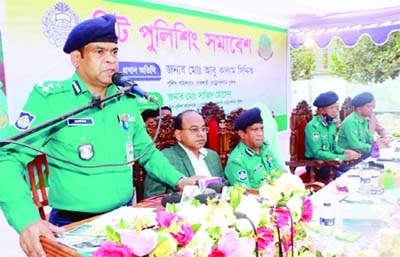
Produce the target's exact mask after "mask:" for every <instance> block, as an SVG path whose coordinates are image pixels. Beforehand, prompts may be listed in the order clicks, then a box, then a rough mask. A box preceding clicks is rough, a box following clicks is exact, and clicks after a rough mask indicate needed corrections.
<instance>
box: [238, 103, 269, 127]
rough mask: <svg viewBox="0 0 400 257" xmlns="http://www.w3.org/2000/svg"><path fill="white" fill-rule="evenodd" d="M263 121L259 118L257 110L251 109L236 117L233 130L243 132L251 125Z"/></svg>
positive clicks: (259, 114) (258, 110) (259, 113)
mask: <svg viewBox="0 0 400 257" xmlns="http://www.w3.org/2000/svg"><path fill="white" fill-rule="evenodd" d="M262 122H263V120H262V118H261V111H260V109H258V108H252V109H250V110H247V111H245V112H243V113H242V114H240V115H239V117H237V119H236V121H235V127H234V129H235V130H236V131H238V130H245V129H246V128H247V127H248V126H251V125H253V124H254V123H262Z"/></svg>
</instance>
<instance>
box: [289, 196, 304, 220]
mask: <svg viewBox="0 0 400 257" xmlns="http://www.w3.org/2000/svg"><path fill="white" fill-rule="evenodd" d="M286 206H287V208H288V209H289V210H290V213H291V214H292V219H293V221H294V222H298V221H299V220H300V218H301V208H302V207H303V199H302V198H301V197H300V196H293V197H292V198H290V199H289V200H288V201H287V202H286Z"/></svg>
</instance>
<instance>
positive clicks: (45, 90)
mask: <svg viewBox="0 0 400 257" xmlns="http://www.w3.org/2000/svg"><path fill="white" fill-rule="evenodd" d="M34 88H35V90H36V91H37V92H39V93H40V94H41V95H43V96H48V95H51V94H54V93H58V92H63V91H65V90H66V89H65V88H64V86H63V84H62V83H61V82H60V81H45V82H39V83H37V84H36V85H35V87H34Z"/></svg>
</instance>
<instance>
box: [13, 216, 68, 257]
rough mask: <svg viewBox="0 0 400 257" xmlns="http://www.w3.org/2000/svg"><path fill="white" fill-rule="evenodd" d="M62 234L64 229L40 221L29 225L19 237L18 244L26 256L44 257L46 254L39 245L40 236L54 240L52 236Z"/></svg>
mask: <svg viewBox="0 0 400 257" xmlns="http://www.w3.org/2000/svg"><path fill="white" fill-rule="evenodd" d="M63 232H64V228H61V227H57V226H55V225H53V224H51V223H49V222H47V221H44V220H40V221H36V222H33V223H31V224H29V225H28V226H27V227H26V228H25V229H24V230H22V231H21V233H20V235H19V244H20V246H21V248H22V250H23V251H24V252H25V254H26V256H29V257H45V256H46V253H45V252H44V250H43V247H42V245H41V244H40V239H39V238H40V236H45V237H47V238H50V239H52V240H56V239H55V237H54V234H60V233H63Z"/></svg>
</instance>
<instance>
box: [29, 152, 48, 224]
mask: <svg viewBox="0 0 400 257" xmlns="http://www.w3.org/2000/svg"><path fill="white" fill-rule="evenodd" d="M27 168H28V175H29V184H30V186H31V190H32V198H33V201H34V203H35V205H36V207H37V208H38V211H39V214H40V217H41V218H42V220H46V219H47V217H46V213H45V211H44V207H45V206H48V205H49V201H48V198H47V178H48V176H49V165H48V163H47V158H46V155H44V154H38V155H37V156H36V157H35V158H34V159H33V160H32V161H30V162H29V163H28V165H27ZM39 192H40V193H39Z"/></svg>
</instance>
